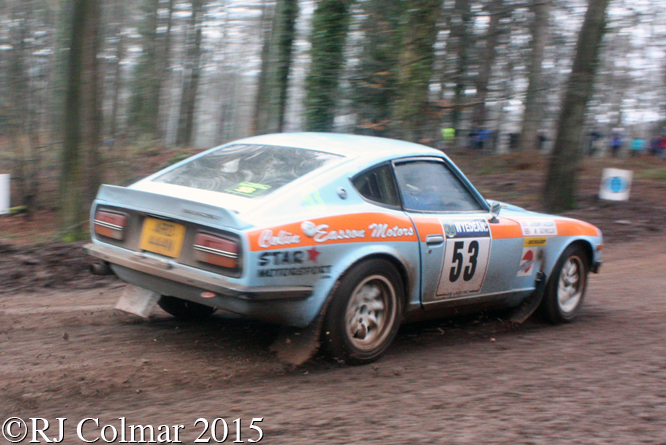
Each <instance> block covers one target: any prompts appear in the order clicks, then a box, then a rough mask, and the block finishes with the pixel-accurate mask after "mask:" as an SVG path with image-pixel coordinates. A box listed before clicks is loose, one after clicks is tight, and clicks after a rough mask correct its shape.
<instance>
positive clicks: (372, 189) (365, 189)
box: [352, 164, 400, 207]
mask: <svg viewBox="0 0 666 445" xmlns="http://www.w3.org/2000/svg"><path fill="white" fill-rule="evenodd" d="M352 184H354V188H356V190H357V191H358V192H359V193H360V194H361V196H363V197H364V198H365V199H367V200H369V201H373V202H376V203H379V204H384V205H387V206H395V207H398V206H399V205H400V201H399V200H398V191H397V190H396V187H395V181H394V180H393V172H391V166H390V165H389V164H384V165H380V166H379V167H375V168H373V169H371V170H366V171H364V172H363V173H361V174H359V175H357V176H355V177H354V178H353V179H352Z"/></svg>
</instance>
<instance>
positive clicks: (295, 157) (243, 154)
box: [153, 144, 341, 198]
mask: <svg viewBox="0 0 666 445" xmlns="http://www.w3.org/2000/svg"><path fill="white" fill-rule="evenodd" d="M340 157H341V156H338V155H334V154H330V153H324V152H320V151H316V150H306V149H301V148H291V147H278V146H273V145H250V144H236V145H231V146H228V147H225V148H221V149H219V150H215V151H212V152H210V153H208V154H206V155H204V156H201V157H199V158H196V159H193V160H192V161H190V162H188V163H186V164H183V165H181V166H180V167H177V168H175V169H173V170H171V171H169V172H167V173H164V174H163V175H160V176H158V177H157V178H155V179H153V181H154V182H163V183H167V184H174V185H181V186H184V187H191V188H197V189H202V190H210V191H213V192H222V193H232V194H235V195H242V196H246V197H249V198H254V197H257V196H264V195H266V194H268V193H271V192H273V191H275V190H277V189H279V188H280V187H282V186H284V185H285V184H289V183H290V182H292V181H294V180H295V179H298V178H300V177H301V176H304V175H306V174H308V173H310V172H311V171H313V170H316V169H318V168H321V167H323V166H324V165H326V164H328V163H330V162H332V161H334V160H335V159H338V158H340Z"/></svg>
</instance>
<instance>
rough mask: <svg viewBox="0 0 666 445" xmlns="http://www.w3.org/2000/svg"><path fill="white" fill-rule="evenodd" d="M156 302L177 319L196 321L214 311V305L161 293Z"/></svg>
mask: <svg viewBox="0 0 666 445" xmlns="http://www.w3.org/2000/svg"><path fill="white" fill-rule="evenodd" d="M157 304H158V305H159V306H160V307H161V308H162V309H163V310H164V312H167V313H169V314H171V315H173V316H174V317H176V318H178V319H179V320H188V321H196V320H203V319H205V318H208V317H210V316H211V315H212V314H213V312H215V308H214V307H210V306H205V305H203V304H199V303H194V302H193V301H188V300H183V299H181V298H176V297H169V296H166V295H162V297H161V298H160V300H159V301H158V302H157Z"/></svg>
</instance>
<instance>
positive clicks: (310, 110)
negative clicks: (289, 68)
mask: <svg viewBox="0 0 666 445" xmlns="http://www.w3.org/2000/svg"><path fill="white" fill-rule="evenodd" d="M352 2H353V0H320V1H319V2H318V3H317V9H316V10H315V13H314V17H313V18H312V38H311V40H312V49H311V51H310V54H311V56H312V61H311V62H310V72H309V73H308V75H307V77H306V79H305V91H306V97H305V120H306V124H305V126H306V129H307V130H309V131H331V130H332V129H333V121H334V119H335V107H336V103H337V100H336V99H337V96H338V94H339V91H338V84H339V81H340V73H341V72H342V68H343V66H344V48H345V42H346V40H347V31H348V29H349V15H350V12H349V9H350V6H351V4H352Z"/></svg>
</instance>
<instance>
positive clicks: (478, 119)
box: [472, 0, 504, 128]
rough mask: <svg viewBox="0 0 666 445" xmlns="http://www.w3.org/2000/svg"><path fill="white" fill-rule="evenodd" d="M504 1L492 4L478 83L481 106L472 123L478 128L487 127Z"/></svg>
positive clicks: (494, 1) (476, 110)
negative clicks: (491, 79) (487, 101)
mask: <svg viewBox="0 0 666 445" xmlns="http://www.w3.org/2000/svg"><path fill="white" fill-rule="evenodd" d="M503 6H504V0H492V3H491V4H490V11H489V12H490V23H489V24H488V31H487V32H486V39H485V40H486V42H485V49H484V52H483V54H482V57H481V66H480V68H479V77H478V79H477V82H476V101H477V102H478V103H479V105H477V106H476V108H475V109H474V115H473V117H472V122H473V123H474V124H475V125H476V126H477V127H478V128H484V127H485V125H486V99H487V98H488V84H489V83H490V75H491V73H492V68H493V65H494V64H495V58H496V56H497V43H498V41H499V35H500V29H499V24H500V20H501V18H502V17H503V15H504V14H503V11H502V8H503Z"/></svg>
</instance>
